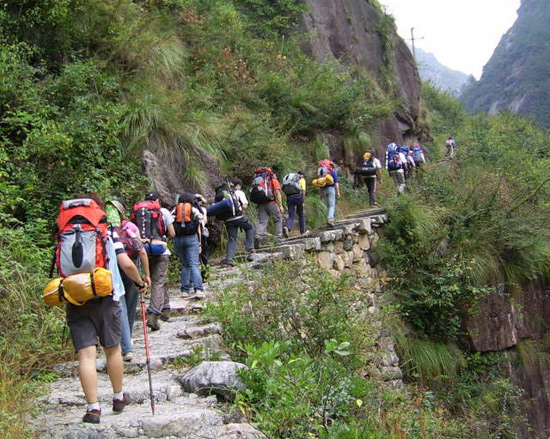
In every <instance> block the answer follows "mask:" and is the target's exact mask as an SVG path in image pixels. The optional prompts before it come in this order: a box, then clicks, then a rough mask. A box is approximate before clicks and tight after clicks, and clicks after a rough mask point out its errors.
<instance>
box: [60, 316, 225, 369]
mask: <svg viewBox="0 0 550 439" xmlns="http://www.w3.org/2000/svg"><path fill="white" fill-rule="evenodd" d="M160 325H161V329H160V330H159V331H151V330H149V331H148V334H149V346H150V366H151V369H152V370H157V369H160V368H162V367H164V365H166V364H169V363H173V362H175V361H176V360H179V359H181V360H185V359H186V358H189V357H191V356H192V355H200V356H201V357H202V358H211V357H216V358H220V359H228V358H229V357H228V355H227V354H226V353H225V352H223V340H222V338H221V336H220V335H219V333H220V332H221V331H213V330H210V331H204V333H203V334H202V335H199V334H198V332H199V330H200V328H201V326H202V325H201V323H200V319H199V318H198V317H197V316H181V317H172V318H171V319H170V320H169V321H168V322H160ZM142 327H143V326H142V324H141V320H140V321H138V322H136V324H135V327H134V334H133V337H132V341H133V343H134V359H133V360H132V361H131V362H125V364H124V373H125V374H127V375H128V374H139V373H140V372H141V371H143V370H145V369H146V368H147V359H146V355H145V339H144V336H143V329H142ZM188 328H195V329H194V331H195V335H196V336H197V337H198V338H191V339H189V337H187V338H182V337H181V334H182V333H183V332H185V331H186V330H187V329H188ZM77 366H78V362H76V361H75V362H68V363H61V364H58V365H57V366H55V367H54V372H56V373H57V374H58V375H59V376H61V377H76V375H77ZM96 369H97V370H98V371H99V372H102V373H103V372H106V361H105V357H104V356H103V355H102V353H99V354H98V359H97V361H96Z"/></svg>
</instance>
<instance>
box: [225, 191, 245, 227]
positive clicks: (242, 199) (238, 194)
mask: <svg viewBox="0 0 550 439" xmlns="http://www.w3.org/2000/svg"><path fill="white" fill-rule="evenodd" d="M235 196H236V197H237V199H238V200H239V203H240V204H241V210H242V211H243V212H244V210H245V209H246V208H247V207H248V199H247V198H246V195H245V193H244V192H243V191H242V190H240V189H236V190H235ZM242 217H243V215H242V214H241V215H237V216H233V217H231V218H229V219H226V221H234V220H237V219H239V218H242Z"/></svg>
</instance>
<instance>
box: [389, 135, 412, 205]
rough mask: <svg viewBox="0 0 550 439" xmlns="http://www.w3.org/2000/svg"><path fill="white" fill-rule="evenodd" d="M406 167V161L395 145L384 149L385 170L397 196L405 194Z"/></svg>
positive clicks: (391, 144) (392, 144)
mask: <svg viewBox="0 0 550 439" xmlns="http://www.w3.org/2000/svg"><path fill="white" fill-rule="evenodd" d="M406 166H407V160H406V159H405V156H404V155H403V154H402V153H401V152H400V151H399V147H398V146H397V144H396V143H394V142H392V143H390V144H388V147H387V149H386V169H387V170H388V172H389V174H390V177H391V178H392V179H393V182H394V184H395V187H396V189H397V193H398V194H402V193H404V192H405V167H406Z"/></svg>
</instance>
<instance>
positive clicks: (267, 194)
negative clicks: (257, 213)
mask: <svg viewBox="0 0 550 439" xmlns="http://www.w3.org/2000/svg"><path fill="white" fill-rule="evenodd" d="M272 180H273V171H272V170H271V168H258V169H256V170H255V171H254V177H253V179H252V186H251V187H250V201H252V202H253V203H256V204H264V203H269V202H270V201H275V193H274V192H273V181H272Z"/></svg>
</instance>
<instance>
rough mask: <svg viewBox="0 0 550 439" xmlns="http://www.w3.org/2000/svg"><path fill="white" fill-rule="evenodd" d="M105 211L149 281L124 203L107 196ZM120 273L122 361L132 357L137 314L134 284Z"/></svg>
mask: <svg viewBox="0 0 550 439" xmlns="http://www.w3.org/2000/svg"><path fill="white" fill-rule="evenodd" d="M105 212H106V214H107V222H108V223H109V226H110V229H111V230H114V231H115V232H116V233H117V235H118V238H119V240H120V242H121V243H122V245H123V246H124V250H125V251H126V254H127V255H128V257H129V258H130V259H131V260H132V262H133V263H134V265H135V266H136V267H137V268H138V271H139V268H140V265H141V266H142V267H143V272H144V273H145V277H144V279H145V281H146V283H147V284H148V285H150V284H151V275H150V273H149V258H148V257H147V252H146V251H145V248H143V244H142V242H141V238H140V236H139V230H138V228H137V226H136V225H135V224H134V223H132V222H130V221H127V220H126V219H125V215H126V209H125V207H124V204H123V203H122V202H121V201H119V200H110V201H108V202H107V203H106V206H105ZM120 275H121V277H122V282H123V284H124V291H125V294H124V296H122V297H121V298H120V305H121V307H122V340H121V344H120V347H121V349H122V357H123V359H124V361H132V359H133V358H134V346H133V344H132V332H133V328H134V321H135V318H136V308H137V303H138V299H139V294H138V291H137V287H136V284H135V283H134V282H133V281H132V280H131V279H130V278H129V277H128V276H127V275H126V273H124V271H121V272H120Z"/></svg>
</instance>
